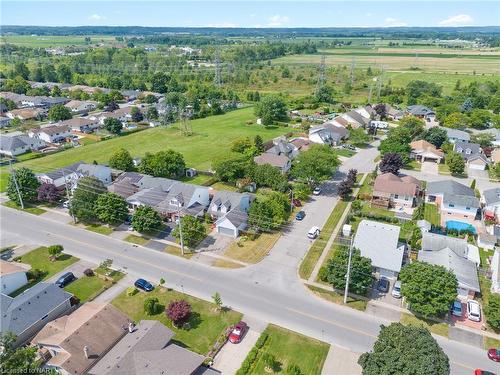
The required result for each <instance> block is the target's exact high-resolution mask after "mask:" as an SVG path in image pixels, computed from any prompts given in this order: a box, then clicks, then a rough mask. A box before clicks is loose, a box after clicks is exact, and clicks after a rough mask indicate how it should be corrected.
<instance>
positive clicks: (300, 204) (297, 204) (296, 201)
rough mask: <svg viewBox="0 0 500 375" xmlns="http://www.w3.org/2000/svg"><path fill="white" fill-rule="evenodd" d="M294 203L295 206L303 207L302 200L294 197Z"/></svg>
mask: <svg viewBox="0 0 500 375" xmlns="http://www.w3.org/2000/svg"><path fill="white" fill-rule="evenodd" d="M292 203H293V205H294V206H295V207H302V202H301V201H300V200H298V199H296V198H293V199H292Z"/></svg>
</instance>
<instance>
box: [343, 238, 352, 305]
mask: <svg viewBox="0 0 500 375" xmlns="http://www.w3.org/2000/svg"><path fill="white" fill-rule="evenodd" d="M353 241H354V237H352V238H351V244H350V245H349V261H348V262H347V274H346V275H345V290H344V305H345V304H346V303H347V295H348V294H349V282H350V279H351V259H352V243H353Z"/></svg>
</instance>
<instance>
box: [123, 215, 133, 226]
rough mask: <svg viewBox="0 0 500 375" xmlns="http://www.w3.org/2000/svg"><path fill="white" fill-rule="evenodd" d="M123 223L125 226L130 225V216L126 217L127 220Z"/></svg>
mask: <svg viewBox="0 0 500 375" xmlns="http://www.w3.org/2000/svg"><path fill="white" fill-rule="evenodd" d="M124 223H125V224H127V225H130V224H132V215H127V218H126V219H125V221H124Z"/></svg>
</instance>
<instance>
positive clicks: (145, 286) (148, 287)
mask: <svg viewBox="0 0 500 375" xmlns="http://www.w3.org/2000/svg"><path fill="white" fill-rule="evenodd" d="M134 285H135V287H136V288H139V289H142V290H144V291H145V292H151V291H152V290H153V289H154V288H155V287H154V286H153V285H152V284H151V283H150V282H149V281H146V280H144V279H137V281H136V282H135V283H134Z"/></svg>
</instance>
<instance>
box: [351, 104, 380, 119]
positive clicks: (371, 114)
mask: <svg viewBox="0 0 500 375" xmlns="http://www.w3.org/2000/svg"><path fill="white" fill-rule="evenodd" d="M354 111H355V112H357V113H359V114H360V115H361V116H363V117H364V118H365V119H368V120H372V119H375V118H376V117H377V112H376V111H375V110H374V109H373V107H372V106H371V105H365V106H364V107H359V108H356V109H355V110H354Z"/></svg>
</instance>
